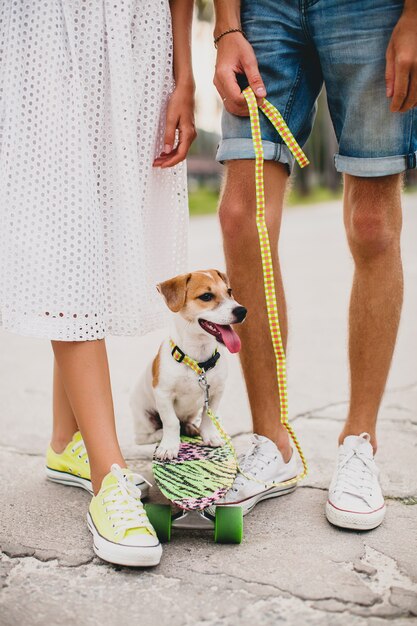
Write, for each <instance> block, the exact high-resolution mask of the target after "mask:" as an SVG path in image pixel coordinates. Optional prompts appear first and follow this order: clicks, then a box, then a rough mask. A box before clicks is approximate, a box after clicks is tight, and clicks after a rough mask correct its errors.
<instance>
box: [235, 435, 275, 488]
mask: <svg viewBox="0 0 417 626" xmlns="http://www.w3.org/2000/svg"><path fill="white" fill-rule="evenodd" d="M259 448H260V442H258V441H253V442H252V444H251V446H250V448H249V449H248V450H247V451H246V452H245V453H244V454H241V455H239V458H238V462H239V467H240V469H241V470H242V471H243V472H245V474H246V473H247V474H249V475H250V476H253V477H256V476H257V474H258V471H259V470H263V469H264V468H265V466H266V465H269V463H270V462H271V460H272V459H271V458H270V457H269V456H267V455H266V454H264V453H263V452H262V451H261V450H259ZM248 480H249V479H248V478H246V476H243V474H240V473H239V474H238V475H237V476H236V479H235V482H234V484H233V486H232V487H231V490H232V491H234V492H236V491H239V489H240V488H241V487H243V485H244V484H245V482H247V481H248Z"/></svg>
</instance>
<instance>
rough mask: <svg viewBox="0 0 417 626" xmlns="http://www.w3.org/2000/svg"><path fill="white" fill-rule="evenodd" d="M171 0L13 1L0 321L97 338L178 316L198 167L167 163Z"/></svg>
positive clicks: (6, 70) (3, 64) (0, 132)
mask: <svg viewBox="0 0 417 626" xmlns="http://www.w3.org/2000/svg"><path fill="white" fill-rule="evenodd" d="M172 89H173V80H172V35H171V15H170V10H169V2H168V0H0V326H2V327H3V328H4V329H6V330H10V331H14V332H17V333H20V334H24V335H29V336H34V337H44V338H49V339H55V340H62V341H84V340H91V339H99V338H103V337H105V336H106V335H108V334H115V335H134V334H143V333H145V332H147V331H149V330H152V329H154V328H156V327H158V326H159V325H161V324H163V323H165V321H166V317H165V315H166V314H165V305H164V304H163V303H162V301H161V298H160V296H159V294H158V293H157V290H156V283H157V282H159V281H162V280H165V279H168V278H171V277H172V276H175V275H176V274H178V273H181V272H184V271H185V270H186V266H187V254H186V252H187V250H186V247H187V232H188V210H187V193H186V171H185V166H183V165H180V166H177V167H175V168H174V169H166V170H160V169H155V168H153V167H152V162H153V160H154V158H155V156H157V155H158V154H160V152H161V151H162V149H163V144H164V141H163V138H164V137H163V132H164V125H165V110H166V104H167V101H168V99H169V95H170V93H171V91H172Z"/></svg>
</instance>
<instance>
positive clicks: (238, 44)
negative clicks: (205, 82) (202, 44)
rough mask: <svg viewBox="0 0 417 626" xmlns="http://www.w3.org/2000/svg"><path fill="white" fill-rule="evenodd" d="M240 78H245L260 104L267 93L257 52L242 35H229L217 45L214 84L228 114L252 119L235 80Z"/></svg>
mask: <svg viewBox="0 0 417 626" xmlns="http://www.w3.org/2000/svg"><path fill="white" fill-rule="evenodd" d="M237 74H246V78H247V79H248V82H249V85H250V86H251V87H252V89H253V91H254V93H255V95H256V98H257V100H258V103H259V104H260V103H261V101H262V98H264V97H265V96H266V89H265V85H264V83H263V80H262V78H261V75H260V73H259V69H258V62H257V60H256V56H255V52H254V51H253V48H252V46H251V45H250V43H249V42H248V41H247V40H246V39H245V37H244V36H243V35H242V34H241V33H230V34H229V35H225V36H224V37H222V38H221V39H220V41H219V43H218V46H217V63H216V73H215V75H214V81H213V82H214V84H215V86H216V89H217V91H218V92H219V94H220V97H221V98H222V100H223V102H224V106H225V108H226V110H227V111H229V113H233V114H234V115H241V116H246V115H249V112H248V105H247V103H246V100H245V98H244V96H243V95H242V91H241V89H240V87H239V83H238V82H237V80H236V75H237Z"/></svg>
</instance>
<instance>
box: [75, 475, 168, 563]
mask: <svg viewBox="0 0 417 626" xmlns="http://www.w3.org/2000/svg"><path fill="white" fill-rule="evenodd" d="M138 478H140V477H139V476H138V475H136V474H133V473H132V472H131V471H130V470H129V469H121V468H120V467H119V465H116V464H114V465H112V466H111V471H110V473H109V474H107V476H105V477H104V479H103V482H102V484H101V489H100V491H99V492H98V494H97V495H96V496H94V497H93V498H92V500H91V503H90V507H89V512H88V513H87V524H88V528H89V529H90V531H91V533H92V535H93V539H94V552H95V553H96V554H97V556H99V557H100V558H101V559H103V560H104V561H108V562H109V563H116V564H118V565H127V566H132V567H138V566H150V565H158V563H159V561H160V560H161V556H162V546H161V544H160V543H159V540H158V537H157V536H156V532H155V530H154V529H153V527H152V525H151V523H150V521H149V520H148V516H147V515H146V512H145V509H144V508H143V504H142V502H141V499H140V498H141V495H142V494H141V491H140V489H139V488H138V487H137V486H136V482H137V480H138Z"/></svg>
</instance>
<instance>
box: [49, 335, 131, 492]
mask: <svg viewBox="0 0 417 626" xmlns="http://www.w3.org/2000/svg"><path fill="white" fill-rule="evenodd" d="M52 347H53V350H54V354H55V359H56V362H57V364H58V368H59V373H60V376H61V380H62V383H63V386H64V389H65V392H66V394H67V398H68V400H69V403H70V405H71V407H72V410H73V412H74V416H75V419H76V422H77V424H78V427H79V429H80V432H81V435H82V437H83V439H84V443H85V447H86V449H87V453H88V458H89V460H90V468H91V482H92V485H93V489H94V493H97V492H98V490H99V489H100V486H101V482H102V480H103V478H104V476H105V475H106V474H108V473H109V471H110V467H111V465H112V464H113V463H118V464H119V465H120V466H121V467H126V463H125V461H124V459H123V456H122V453H121V450H120V447H119V443H118V441H117V435H116V426H115V419H114V408H113V398H112V392H111V384H110V372H109V366H108V362H107V352H106V344H105V341H104V339H101V340H96V341H75V342H68V341H52Z"/></svg>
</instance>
